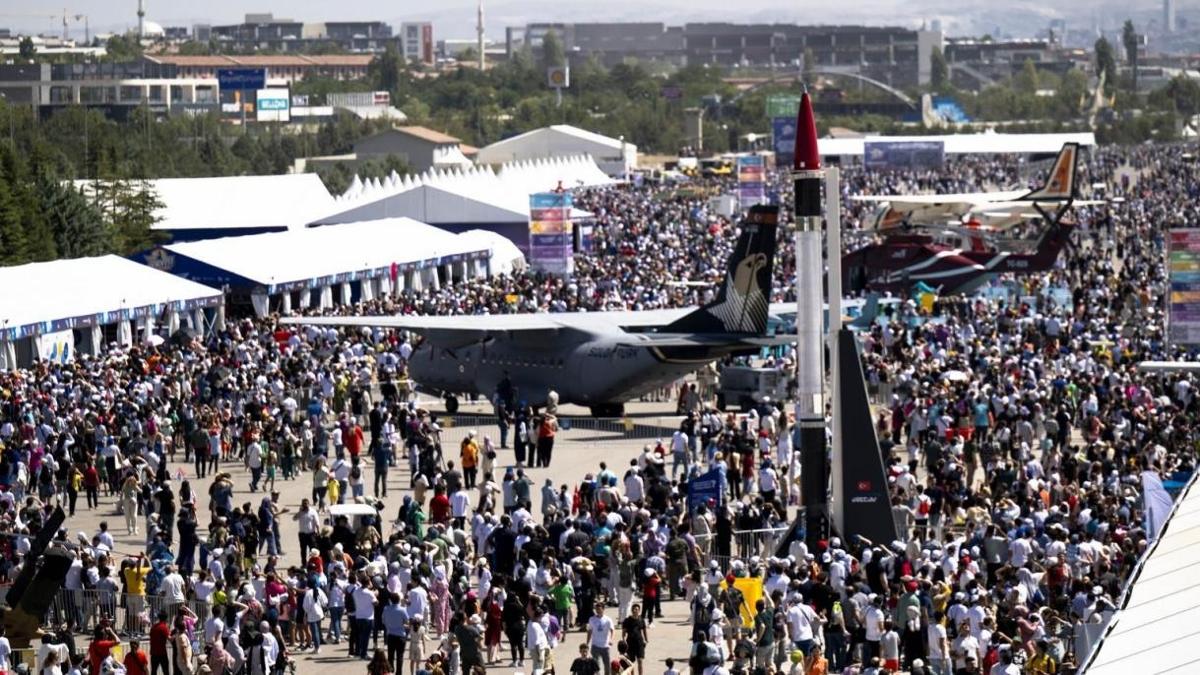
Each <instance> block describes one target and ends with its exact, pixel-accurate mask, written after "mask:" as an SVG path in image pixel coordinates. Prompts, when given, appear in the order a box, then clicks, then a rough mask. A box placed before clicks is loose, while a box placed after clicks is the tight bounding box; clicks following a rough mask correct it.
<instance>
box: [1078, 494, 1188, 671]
mask: <svg viewBox="0 0 1200 675" xmlns="http://www.w3.org/2000/svg"><path fill="white" fill-rule="evenodd" d="M1197 565H1200V488H1197V487H1196V481H1195V480H1194V479H1193V480H1192V481H1191V483H1189V485H1188V487H1187V488H1186V490H1185V491H1184V492H1183V494H1182V495H1180V496H1179V497H1178V499H1177V501H1176V503H1175V509H1174V512H1173V513H1172V514H1171V517H1170V519H1169V520H1167V525H1166V529H1164V530H1163V532H1162V533H1161V534H1160V535H1159V538H1158V540H1157V541H1156V542H1155V543H1154V544H1153V545H1152V547H1151V548H1150V549H1149V550H1148V551H1147V553H1146V554H1145V555H1144V556H1143V558H1142V560H1141V561H1140V563H1139V565H1138V567H1136V568H1135V569H1134V571H1133V573H1132V576H1131V579H1130V586H1129V588H1128V589H1127V590H1126V591H1125V594H1124V596H1123V597H1122V598H1121V601H1119V603H1118V604H1119V605H1120V607H1119V608H1118V611H1117V613H1116V615H1115V616H1114V617H1113V618H1112V620H1111V623H1110V624H1109V626H1108V628H1107V634H1105V635H1103V639H1102V640H1100V642H1099V645H1097V646H1096V647H1095V648H1094V649H1093V650H1092V655H1091V658H1090V660H1089V661H1087V662H1085V663H1084V664H1083V666H1084V667H1083V669H1081V670H1080V672H1081V673H1084V675H1109V674H1110V673H1112V674H1114V675H1115V674H1118V673H1119V674H1121V675H1124V673H1168V672H1174V673H1185V672H1188V671H1189V670H1190V668H1192V667H1194V666H1193V664H1194V663H1195V661H1196V651H1195V645H1193V644H1192V638H1194V637H1195V636H1196V626H1197V625H1198V624H1200V593H1197V592H1196V584H1194V583H1192V582H1193V578H1192V575H1194V574H1195V573H1196V572H1195V570H1196V566H1197ZM1104 628H1105V627H1104V626H1103V624H1079V625H1078V626H1077V632H1079V631H1083V630H1087V629H1095V630H1092V631H1088V632H1089V633H1092V632H1097V633H1098V632H1099V631H1101V630H1104ZM1081 657H1082V654H1081Z"/></svg>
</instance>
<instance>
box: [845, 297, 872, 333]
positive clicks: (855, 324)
mask: <svg viewBox="0 0 1200 675" xmlns="http://www.w3.org/2000/svg"><path fill="white" fill-rule="evenodd" d="M878 316H879V294H878V293H869V294H867V300H866V302H864V303H863V308H862V312H860V313H859V315H858V316H857V317H855V319H854V321H851V322H850V326H849V327H850V328H853V329H856V330H869V329H870V328H871V325H872V324H874V323H875V319H876V317H878Z"/></svg>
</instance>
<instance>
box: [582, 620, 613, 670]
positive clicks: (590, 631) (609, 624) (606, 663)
mask: <svg viewBox="0 0 1200 675" xmlns="http://www.w3.org/2000/svg"><path fill="white" fill-rule="evenodd" d="M614 630H615V626H614V625H613V620H612V619H610V618H608V617H607V616H605V615H604V605H602V604H600V603H596V607H595V615H593V616H592V618H590V619H588V625H587V635H588V647H589V648H590V650H591V653H592V658H594V659H599V660H600V665H601V666H603V667H604V675H612V659H611V658H610V649H611V648H612V637H613V632H614Z"/></svg>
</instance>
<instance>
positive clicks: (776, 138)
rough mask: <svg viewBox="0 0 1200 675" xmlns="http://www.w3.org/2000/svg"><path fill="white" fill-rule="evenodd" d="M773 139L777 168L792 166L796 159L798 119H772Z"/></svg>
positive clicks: (793, 117)
mask: <svg viewBox="0 0 1200 675" xmlns="http://www.w3.org/2000/svg"><path fill="white" fill-rule="evenodd" d="M771 138H772V147H773V148H774V149H775V166H776V167H781V166H791V165H792V162H794V161H795V158H796V117H795V116H794V115H793V116H792V117H774V118H772V119H771Z"/></svg>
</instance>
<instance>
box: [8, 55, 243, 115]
mask: <svg viewBox="0 0 1200 675" xmlns="http://www.w3.org/2000/svg"><path fill="white" fill-rule="evenodd" d="M0 97H3V98H4V99H5V100H6V101H8V102H9V103H14V104H19V105H29V106H31V107H33V108H35V109H36V110H37V111H38V113H39V115H42V116H46V115H49V114H51V113H53V112H54V111H55V110H57V109H60V108H63V107H65V106H70V105H85V106H88V107H94V108H99V109H101V110H103V111H104V112H105V114H107V115H109V116H112V117H116V118H120V117H123V116H124V115H126V114H128V113H129V111H131V110H133V109H135V108H138V107H140V106H143V105H145V106H148V107H149V108H150V110H152V111H154V112H158V113H175V112H179V111H182V110H209V109H213V110H215V109H217V108H218V106H219V104H220V91H219V87H218V82H217V80H216V78H215V77H214V76H211V75H209V76H192V75H184V74H180V73H179V72H177V70H176V69H175V68H174V67H172V66H170V65H169V64H153V63H149V62H145V61H142V62H134V63H72V64H48V63H41V64H8V65H0Z"/></svg>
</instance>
